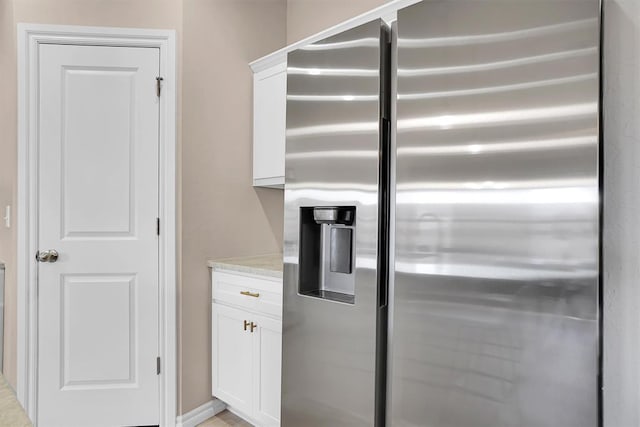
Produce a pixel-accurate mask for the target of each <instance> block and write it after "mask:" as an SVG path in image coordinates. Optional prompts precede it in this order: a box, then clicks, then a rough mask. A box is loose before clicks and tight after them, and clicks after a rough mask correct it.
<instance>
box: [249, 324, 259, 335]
mask: <svg viewBox="0 0 640 427" xmlns="http://www.w3.org/2000/svg"><path fill="white" fill-rule="evenodd" d="M250 327H251V332H252V333H253V330H254V329H256V328H257V327H258V325H257V324H256V323H253V322H251V325H250Z"/></svg>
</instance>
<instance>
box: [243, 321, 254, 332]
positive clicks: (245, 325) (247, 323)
mask: <svg viewBox="0 0 640 427" xmlns="http://www.w3.org/2000/svg"><path fill="white" fill-rule="evenodd" d="M249 325H253V322H251V323H249V322H247V321H246V320H245V321H244V330H245V331H246V330H247V328H248V327H249ZM251 332H253V329H251Z"/></svg>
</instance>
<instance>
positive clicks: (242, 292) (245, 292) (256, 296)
mask: <svg viewBox="0 0 640 427" xmlns="http://www.w3.org/2000/svg"><path fill="white" fill-rule="evenodd" d="M240 293H241V294H242V295H246V296H248V297H254V298H258V297H259V296H260V294H259V293H257V292H249V291H240Z"/></svg>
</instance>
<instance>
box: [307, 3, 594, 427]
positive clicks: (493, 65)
mask: <svg viewBox="0 0 640 427" xmlns="http://www.w3.org/2000/svg"><path fill="white" fill-rule="evenodd" d="M598 3H599V2H598V0H565V1H561V2H558V1H555V0H518V1H504V0H451V1H441V0H425V1H424V2H422V3H420V4H417V5H414V6H411V7H409V8H406V9H404V10H401V11H400V12H399V14H398V23H397V25H398V38H399V40H398V46H399V47H398V52H397V60H398V64H397V68H398V80H397V92H398V93H397V98H396V99H397V119H398V120H397V127H398V129H397V135H396V144H397V153H396V154H397V164H396V170H397V175H396V180H397V186H396V210H395V215H396V221H395V236H394V238H395V254H394V255H395V264H394V265H395V274H394V289H393V300H392V305H393V309H392V315H393V318H392V322H391V324H392V325H393V330H392V331H391V332H390V334H391V336H392V337H393V343H392V347H391V352H390V372H391V377H390V382H391V384H390V394H391V396H390V400H389V406H388V422H387V425H389V426H394V427H396V426H402V427H407V426H426V425H428V426H429V427H513V426H526V427H560V426H562V427H593V426H597V425H598V379H597V375H598V336H599V335H598V334H599V331H598V274H599V273H598V269H599V262H598V228H599V213H598V206H599V189H598V150H599V147H598V144H599V131H598V107H599V105H598V103H599V87H598V84H599V82H598V73H599V55H598V49H599V4H598ZM363 104H364V103H363ZM324 131H325V132H326V133H327V134H328V135H336V133H335V132H334V131H335V129H332V128H331V127H328V128H325V129H324ZM298 132H300V133H301V134H303V133H304V132H303V131H301V130H298ZM361 161H363V160H360V159H359V160H358V162H361Z"/></svg>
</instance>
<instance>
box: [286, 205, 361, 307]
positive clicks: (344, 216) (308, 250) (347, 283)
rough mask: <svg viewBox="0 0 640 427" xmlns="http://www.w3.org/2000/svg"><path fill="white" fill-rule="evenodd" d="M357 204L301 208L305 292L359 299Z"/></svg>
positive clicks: (301, 282) (302, 290)
mask: <svg viewBox="0 0 640 427" xmlns="http://www.w3.org/2000/svg"><path fill="white" fill-rule="evenodd" d="M355 218H356V208H355V206H314V207H303V208H300V260H299V262H300V280H299V282H298V283H299V287H300V288H299V293H300V294H301V295H306V296H311V297H316V298H323V299H328V300H333V301H338V302H344V303H349V304H353V303H354V301H355V274H354V272H355V266H354V257H355V251H354V247H355V233H356V229H355V227H356V223H355Z"/></svg>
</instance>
